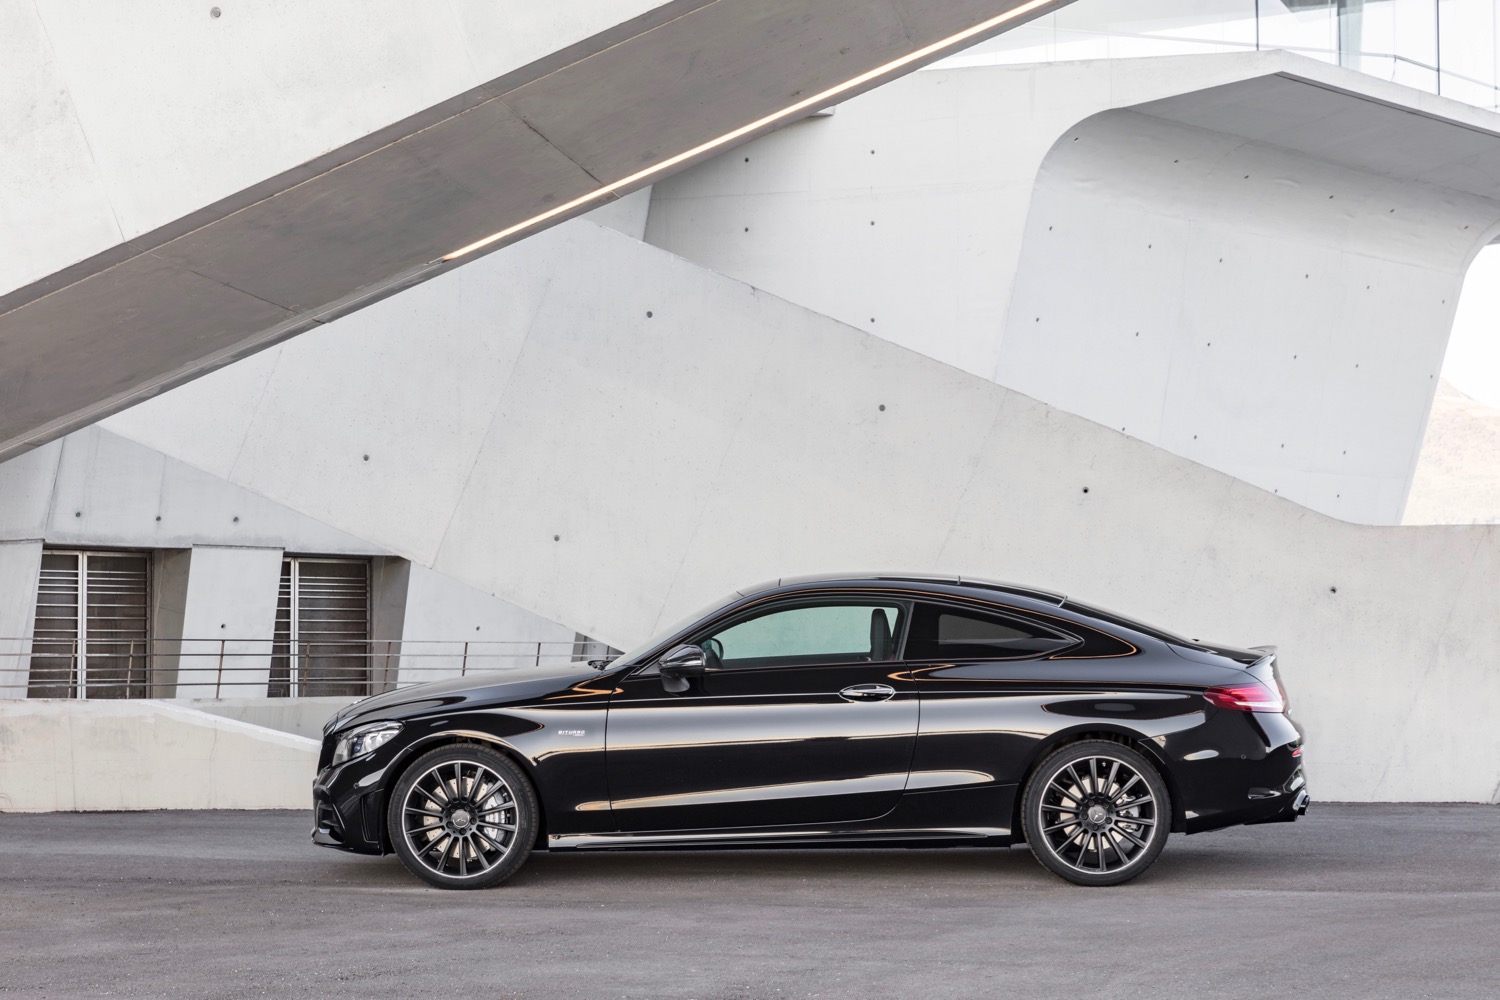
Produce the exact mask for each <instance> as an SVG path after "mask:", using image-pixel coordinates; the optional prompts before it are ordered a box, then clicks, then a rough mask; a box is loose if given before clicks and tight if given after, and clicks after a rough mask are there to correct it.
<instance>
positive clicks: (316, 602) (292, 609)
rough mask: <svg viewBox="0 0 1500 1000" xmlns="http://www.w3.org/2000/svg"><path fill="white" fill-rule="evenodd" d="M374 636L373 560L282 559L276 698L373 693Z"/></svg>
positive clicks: (273, 681) (274, 664) (274, 678)
mask: <svg viewBox="0 0 1500 1000" xmlns="http://www.w3.org/2000/svg"><path fill="white" fill-rule="evenodd" d="M369 640H370V562H369V560H367V559H313V558H308V557H305V556H290V557H288V558H287V559H286V560H285V561H284V562H282V564H281V591H280V594H279V596H278V598H277V601H276V636H275V641H274V643H273V645H272V650H271V684H270V689H269V692H268V693H269V694H270V695H271V697H273V698H278V697H281V698H284V697H289V696H319V695H366V694H369V693H370V663H369V657H368V655H367V654H368V651H369Z"/></svg>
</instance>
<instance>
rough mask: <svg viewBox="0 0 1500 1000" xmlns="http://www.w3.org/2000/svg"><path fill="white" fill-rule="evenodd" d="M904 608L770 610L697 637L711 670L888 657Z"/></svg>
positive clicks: (863, 606) (842, 606)
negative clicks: (699, 638)
mask: <svg viewBox="0 0 1500 1000" xmlns="http://www.w3.org/2000/svg"><path fill="white" fill-rule="evenodd" d="M901 616H902V609H901V607H900V606H899V605H894V604H813V605H804V606H802V607H795V608H780V609H777V610H774V611H768V612H766V613H765V614H762V615H758V616H756V617H754V618H751V619H748V620H746V621H741V622H739V623H737V624H734V625H731V626H729V627H728V628H726V629H723V630H721V631H719V632H716V633H714V634H712V635H710V636H707V637H705V638H703V639H701V640H699V642H700V645H702V646H703V647H704V649H705V651H706V652H707V653H708V658H709V666H710V667H711V668H738V667H774V666H785V665H788V664H794V663H808V664H816V663H850V662H857V661H860V660H889V659H893V658H894V657H895V655H896V639H897V637H898V636H899V635H900V634H901V624H902V622H901Z"/></svg>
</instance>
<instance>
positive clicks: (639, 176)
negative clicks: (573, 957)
mask: <svg viewBox="0 0 1500 1000" xmlns="http://www.w3.org/2000/svg"><path fill="white" fill-rule="evenodd" d="M1053 2H1055V0H1029V2H1028V3H1023V4H1021V6H1019V7H1013V8H1011V9H1010V10H1008V11H1006V12H1005V13H1003V14H997V15H996V16H994V17H992V18H990V19H989V20H987V21H981V22H980V23H978V24H976V25H974V26H973V27H971V28H965V29H964V30H963V31H960V32H958V33H957V34H955V35H949V36H948V37H947V38H944V39H941V40H939V41H936V42H932V43H931V44H929V45H924V46H923V47H922V48H920V49H917V50H916V51H915V52H908V53H907V54H906V55H904V56H902V57H900V58H899V59H893V60H891V61H890V62H888V63H886V64H885V65H883V66H877V67H875V68H874V69H871V70H866V71H865V72H863V73H861V74H859V75H858V76H856V77H851V78H850V79H848V80H845V81H844V82H843V83H839V84H835V85H834V86H832V87H829V88H828V89H827V90H823V91H819V92H818V93H816V94H814V95H812V96H811V97H806V98H803V99H802V100H800V101H798V102H797V103H796V104H790V105H788V106H786V107H784V108H782V109H781V110H780V111H776V112H772V113H771V114H769V115H766V116H765V117H764V118H757V119H756V120H755V121H753V122H750V123H749V124H748V125H741V126H740V127H739V128H737V129H735V130H734V131H732V132H725V133H724V134H723V135H721V136H718V137H717V138H714V139H710V140H709V141H707V142H705V143H703V144H701V145H698V146H694V147H693V148H692V149H689V150H685V151H683V152H681V153H678V154H677V155H676V156H670V157H668V158H667V159H665V160H662V161H661V162H660V163H656V164H654V165H652V166H649V167H647V168H646V169H644V170H638V171H636V172H635V173H633V174H631V175H630V176H629V177H622V178H620V179H619V180H617V181H613V182H611V183H609V184H606V185H604V186H603V187H599V188H595V189H594V190H592V191H590V192H589V193H588V194H585V195H582V196H580V197H578V198H574V199H573V200H572V201H569V202H565V203H564V204H561V205H558V206H556V207H554V208H549V209H548V210H547V211H545V212H543V213H541V214H540V215H533V216H532V217H531V218H529V219H527V220H526V221H525V222H518V223H516V224H515V225H513V226H510V227H509V228H506V229H502V230H500V231H499V232H498V233H494V234H492V235H490V236H486V237H485V238H484V239H482V240H477V241H475V242H473V243H470V244H469V245H468V246H466V247H460V248H459V249H457V250H455V251H453V252H452V253H449V254H444V255H443V256H442V257H440V258H439V259H438V260H436V261H433V263H434V264H436V263H440V262H446V261H450V260H456V259H457V258H459V257H462V256H464V255H465V254H470V253H473V252H474V251H475V250H482V249H484V248H485V247H487V246H489V245H490V244H492V243H496V242H498V241H500V240H503V239H505V238H506V237H507V236H514V235H515V234H516V233H519V232H521V231H522V230H523V229H529V228H531V227H532V226H534V225H536V224H537V223H539V222H546V221H547V220H548V219H551V218H553V217H555V216H558V215H562V214H564V213H565V212H571V211H573V209H575V208H581V207H582V206H584V205H587V204H588V203H589V202H592V201H598V200H600V199H602V198H604V197H605V196H606V195H610V194H613V193H614V192H615V191H618V190H620V189H621V188H625V187H630V186H631V185H633V184H637V183H639V182H641V181H644V180H646V179H647V178H649V177H653V176H655V175H656V174H659V173H661V172H663V171H665V170H670V169H671V168H672V167H675V166H677V164H679V163H682V162H684V161H686V160H691V159H692V158H693V157H695V156H700V155H702V154H703V153H707V152H709V151H711V150H714V149H718V148H719V147H720V146H724V145H727V144H729V143H731V142H734V140H736V139H739V138H741V137H743V136H746V135H749V134H750V133H751V132H754V131H756V130H757V129H761V128H764V127H765V126H767V125H772V124H774V123H775V122H777V121H779V120H781V119H783V118H788V117H790V116H792V115H795V114H796V113H797V112H799V111H806V110H807V109H808V108H816V107H826V106H827V105H828V103H829V102H830V101H831V100H832V99H833V98H835V97H838V96H839V95H840V94H845V93H848V92H849V91H851V90H853V89H854V88H856V87H859V86H861V85H863V84H866V83H869V82H870V81H871V80H875V79H878V78H879V77H881V76H884V75H885V74H887V73H890V72H892V71H894V70H898V69H900V68H902V67H903V66H909V65H911V64H912V63H914V62H919V61H921V60H922V59H925V58H927V57H928V56H930V55H934V54H935V53H938V52H941V51H942V50H943V49H946V48H951V47H953V46H955V45H958V44H959V43H960V42H964V41H967V40H968V39H970V38H973V37H974V36H975V35H980V34H983V33H984V32H986V31H989V30H990V29H991V28H997V27H999V26H1000V25H1002V24H1004V23H1005V22H1007V21H1012V20H1015V19H1016V18H1018V17H1021V16H1023V15H1025V14H1029V13H1031V12H1032V11H1034V10H1036V9H1037V8H1038V7H1045V6H1046V5H1047V4H1049V3H1053Z"/></svg>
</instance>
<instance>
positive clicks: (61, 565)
mask: <svg viewBox="0 0 1500 1000" xmlns="http://www.w3.org/2000/svg"><path fill="white" fill-rule="evenodd" d="M150 566H151V563H150V558H149V557H148V556H146V555H145V554H143V553H136V552H60V551H53V550H49V551H46V552H44V553H43V554H42V572H41V578H40V580H39V581H38V585H37V601H36V627H35V630H34V632H33V636H34V640H33V643H32V654H31V677H30V684H29V687H28V694H30V696H31V697H33V698H76V697H79V696H80V695H83V696H86V697H89V698H143V697H145V696H146V693H147V685H148V680H149V678H148V677H147V672H148V671H147V667H148V664H149V655H148V654H149V649H148V645H149V640H150V635H151V632H150V621H151V601H150V581H151V573H150Z"/></svg>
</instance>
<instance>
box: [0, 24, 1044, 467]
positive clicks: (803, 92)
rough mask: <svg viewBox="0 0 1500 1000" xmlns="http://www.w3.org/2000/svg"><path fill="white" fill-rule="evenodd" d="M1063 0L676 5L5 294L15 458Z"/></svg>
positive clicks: (0, 331)
mask: <svg viewBox="0 0 1500 1000" xmlns="http://www.w3.org/2000/svg"><path fill="white" fill-rule="evenodd" d="M1068 2H1071V0H1048V2H1045V3H1041V4H1038V5H1037V6H1035V7H1028V5H1027V4H1025V3H1023V2H1022V0H944V2H942V3H933V2H923V0H734V2H729V0H675V2H672V3H668V4H666V5H664V6H662V7H659V8H657V9H655V10H653V11H651V12H649V13H647V14H645V15H643V16H641V17H639V18H636V19H634V20H632V21H628V22H625V23H623V24H620V25H618V26H616V27H615V28H613V29H611V30H609V31H606V32H603V33H601V34H599V35H595V36H593V37H592V38H589V39H587V40H585V41H583V42H581V43H579V44H578V45H576V46H572V47H570V48H568V49H566V50H563V51H559V52H556V53H554V54H553V55H551V56H549V57H547V58H545V59H543V60H540V61H538V62H535V63H532V64H531V65H529V66H527V67H524V68H522V69H520V70H517V71H516V72H514V73H510V74H507V75H506V76H504V77H501V78H500V79H497V80H493V81H491V82H490V83H487V84H485V85H483V86H480V87H477V88H475V89H473V90H471V91H469V92H467V93H464V94H460V95H458V96H456V97H454V98H452V99H451V100H448V101H445V102H443V103H441V104H439V105H436V106H434V107H432V108H429V109H427V110H426V111H423V112H421V113H419V114H417V115H414V116H412V117H411V118H408V119H406V120H405V121H401V122H398V123H396V124H394V125H392V126H390V127H388V128H386V129H383V130H381V131H379V132H377V133H375V134H372V135H370V136H367V137H366V138H364V139H362V140H360V141H358V142H354V143H351V144H349V145H347V146H344V147H342V148H340V149H337V150H334V151H333V152H331V153H328V154H327V155H325V156H322V157H319V158H317V159H315V160H313V161H311V162H308V163H306V164H303V165H302V166H299V167H297V168H295V169H293V170H290V171H287V172H286V173H283V174H280V175H278V176H276V177H272V178H270V179H268V180H266V181H264V182H263V183H260V184H257V185H255V186H253V187H251V188H248V189H246V190H244V191H241V192H239V193H238V194H236V195H233V196H231V197H229V198H226V199H224V200H222V201H220V202H218V203H216V204H213V205H210V206H208V207H206V208H204V209H201V210H199V211H197V212H194V213H192V214H190V215H188V216H186V217H184V218H181V219H179V220H177V221H176V222H173V223H171V224H169V225H167V226H164V227H161V228H160V229H157V230H155V231H153V232H150V233H146V234H145V235H143V236H140V237H138V238H135V239H131V240H128V241H127V242H124V243H121V244H119V245H117V246H114V247H112V248H111V249H109V250H107V251H105V252H103V253H100V254H97V255H96V256H94V257H91V258H89V259H87V260H84V261H81V262H79V263H78V264H75V265H73V266H71V267H68V268H65V269H63V270H61V271H58V272H56V273H54V274H51V275H49V276H48V277H46V278H43V279H42V280H40V281H36V282H34V283H32V284H30V285H28V286H26V287H23V288H20V289H17V290H16V291H14V292H11V293H9V294H6V295H4V296H0V459H4V458H6V457H9V456H11V455H15V454H18V453H20V452H22V451H25V450H27V449H29V448H32V447H35V446H37V445H38V444H41V443H43V442H45V441H47V440H50V439H52V438H55V437H58V436H60V435H62V434H64V433H66V432H68V431H69V430H72V429H74V428H76V427H79V426H82V425H85V424H88V423H91V422H93V421H95V420H98V419H99V418H101V417H103V416H105V415H107V414H108V413H111V412H114V411H116V410H119V409H121V408H123V407H125V406H128V405H130V404H131V403H133V402H136V401H138V400H140V399H143V398H146V397H149V396H151V395H155V394H156V393H159V392H162V391H164V390H166V389H168V388H171V387H172V386H174V385H177V384H180V383H182V382H184V381H187V380H189V379H191V378H194V377H196V376H197V375H199V374H202V373H203V372H205V371H208V370H212V369H213V368H215V367H219V366H222V365H224V364H227V363H229V362H231V361H234V360H236V359H238V358H240V357H243V356H245V355H247V354H249V353H252V352H254V351H255V350H258V349H260V348H263V347H266V346H268V345H270V344H272V343H275V342H277V341H279V340H282V339H284V338H286V337H289V336H292V335H294V334H296V333H299V332H302V331H304V330H308V329H311V328H313V327H315V326H317V325H319V324H321V323H325V322H328V321H330V320H332V319H334V318H336V317H338V316H340V315H343V314H345V313H347V312H349V311H352V310H354V309H358V308H360V307H361V306H363V305H366V304H368V303H370V302H372V301H375V300H377V299H379V298H382V297H384V296H386V295H390V294H393V293H395V292H397V291H399V290H401V289H402V288H405V287H408V286H410V285H412V284H415V283H417V282H420V281H424V280H427V279H428V278H431V277H433V276H435V275H436V274H439V273H441V272H442V271H443V270H445V269H447V268H449V267H454V266H458V265H459V264H461V263H463V262H466V261H467V260H470V259H472V258H473V257H475V256H477V255H478V254H470V255H467V256H466V257H464V258H463V259H461V260H458V261H451V262H443V261H441V260H440V258H441V257H442V256H443V255H444V254H447V253H450V252H451V251H453V250H455V249H457V248H460V247H463V246H465V245H467V244H469V243H471V242H473V241H475V240H479V239H482V238H484V237H486V236H488V235H489V234H492V233H496V232H499V231H501V230H503V229H506V228H508V227H510V226H512V225H515V224H517V223H521V222H524V221H526V220H528V219H531V218H533V217H534V216H536V215H537V214H539V213H542V212H545V211H547V210H548V209H551V208H554V207H556V206H559V205H563V204H566V203H568V202H570V201H572V200H573V199H575V198H579V197H580V196H584V195H588V194H589V193H590V192H594V191H598V190H599V189H601V188H604V187H606V186H608V185H610V184H612V183H613V182H616V181H619V180H621V179H623V178H626V177H629V176H631V175H632V174H634V173H636V172H637V171H640V170H642V169H643V168H645V167H648V166H651V165H654V164H657V163H660V162H661V161H662V160H664V159H667V158H669V157H672V156H675V155H677V154H680V153H682V152H685V151H688V150H691V149H694V148H695V147H697V146H698V145H700V144H702V143H705V142H707V141H710V140H712V139H714V138H716V137H718V136H720V135H722V134H724V133H725V132H728V131H731V130H733V129H736V128H739V127H741V126H744V125H746V124H749V123H752V122H756V121H758V120H759V119H761V118H763V117H765V116H767V115H771V114H774V113H775V112H778V111H780V110H781V109H783V108H786V107H787V106H789V105H791V104H794V103H796V102H797V101H798V100H801V99H803V98H806V97H809V96H811V95H814V94H817V93H820V92H821V91H824V90H826V89H827V88H829V87H833V86H836V85H838V84H841V83H843V82H845V81H848V80H850V79H852V78H854V77H857V76H860V75H861V74H864V73H866V72H868V71H870V70H873V69H876V68H877V67H881V66H883V65H884V64H886V63H888V62H890V61H892V60H894V59H897V58H899V57H902V56H904V55H907V54H908V53H912V52H914V51H916V50H919V49H921V48H923V47H925V46H927V45H930V44H932V43H934V42H937V41H939V40H941V39H944V38H947V37H948V36H951V35H953V34H954V33H957V32H960V31H963V30H966V29H968V28H971V27H973V26H975V25H978V24H981V23H983V22H985V21H987V20H989V19H991V18H994V17H996V16H997V15H999V14H1002V13H1004V12H1007V11H1010V10H1013V9H1019V8H1027V9H1025V10H1024V12H1023V13H1021V14H1019V15H1018V16H1017V17H1016V18H1015V19H1014V20H1012V21H1010V22H1007V23H1006V24H1004V25H1001V26H999V28H998V29H996V30H990V31H987V32H985V34H983V35H976V36H974V37H973V38H971V39H968V40H966V41H965V42H964V44H972V43H973V42H975V41H978V40H980V39H981V38H983V37H988V36H989V35H993V34H996V33H998V30H1003V29H1004V28H1009V27H1012V26H1014V25H1016V24H1020V23H1024V22H1025V21H1026V20H1029V19H1031V18H1033V17H1038V16H1041V15H1043V14H1046V13H1048V12H1050V11H1052V10H1054V9H1056V8H1058V7H1060V6H1063V5H1064V4H1066V3H1068ZM954 47H955V48H956V47H958V46H954ZM948 51H950V50H947V49H945V50H941V51H937V52H933V53H931V55H930V57H929V58H927V59H924V60H923V61H924V62H925V61H930V60H931V59H937V58H940V57H941V56H943V55H946V54H948ZM917 65H919V64H918V63H912V64H909V65H906V66H903V67H901V68H900V69H899V70H892V71H888V72H885V73H882V74H880V75H878V76H875V77H873V78H872V79H870V80H868V81H864V82H863V83H862V84H861V85H860V86H858V87H856V88H853V89H851V90H849V91H848V92H847V93H846V94H842V95H840V99H842V98H843V97H846V96H852V95H853V94H856V93H859V92H862V91H864V90H868V89H870V88H871V87H874V86H878V85H879V84H880V83H882V82H885V80H887V79H890V78H892V77H894V76H897V75H900V74H901V73H904V72H907V71H910V70H911V69H914V68H916V66H917ZM126 85H128V81H127V82H126ZM787 120H791V119H790V118H788V119H784V120H780V121H775V122H770V123H767V124H766V125H764V126H763V127H761V128H758V129H756V130H755V131H751V132H747V133H746V134H745V135H744V136H743V137H740V139H738V140H737V141H745V140H748V139H750V138H753V137H754V136H755V135H757V134H760V133H762V132H765V131H769V130H770V129H772V128H775V127H779V126H780V125H781V124H785V121H787ZM724 148H728V146H724V147H720V148H719V149H717V150H715V152H722V151H723V149H724ZM691 162H693V161H692V160H684V161H683V162H682V163H681V164H678V165H676V169H680V168H681V167H684V166H687V165H689V164H690V163H691ZM663 175H664V174H663ZM654 179H656V178H654V177H651V178H644V179H642V180H641V181H640V182H639V183H638V184H635V185H631V186H626V187H621V188H619V189H618V190H615V191H613V192H611V193H610V194H608V195H605V196H603V197H602V199H601V200H600V201H594V202H593V203H591V204H589V205H586V206H580V207H579V208H578V209H576V210H573V211H569V212H567V213H563V214H559V215H557V216H555V217H553V218H551V219H549V220H547V221H546V223H544V224H539V225H537V226H533V227H530V228H529V229H527V230H524V231H522V232H519V233H517V234H516V235H515V236H513V237H511V238H510V239H507V240H503V241H498V242H496V243H494V244H492V245H491V246H489V247H487V248H486V250H494V249H498V248H499V247H501V246H503V245H505V243H508V242H514V240H516V239H520V238H523V237H524V236H525V235H528V234H529V233H530V232H534V231H536V230H537V229H539V228H543V226H544V225H551V224H554V223H556V222H560V221H562V220H563V219H565V218H568V217H569V216H570V215H573V214H578V213H579V212H582V211H586V210H587V209H588V208H592V207H595V206H596V205H597V204H600V203H602V200H609V199H610V198H614V197H619V196H622V195H624V194H627V193H629V190H630V189H631V187H634V186H641V185H644V184H647V183H650V182H651V181H652V180H654Z"/></svg>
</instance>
